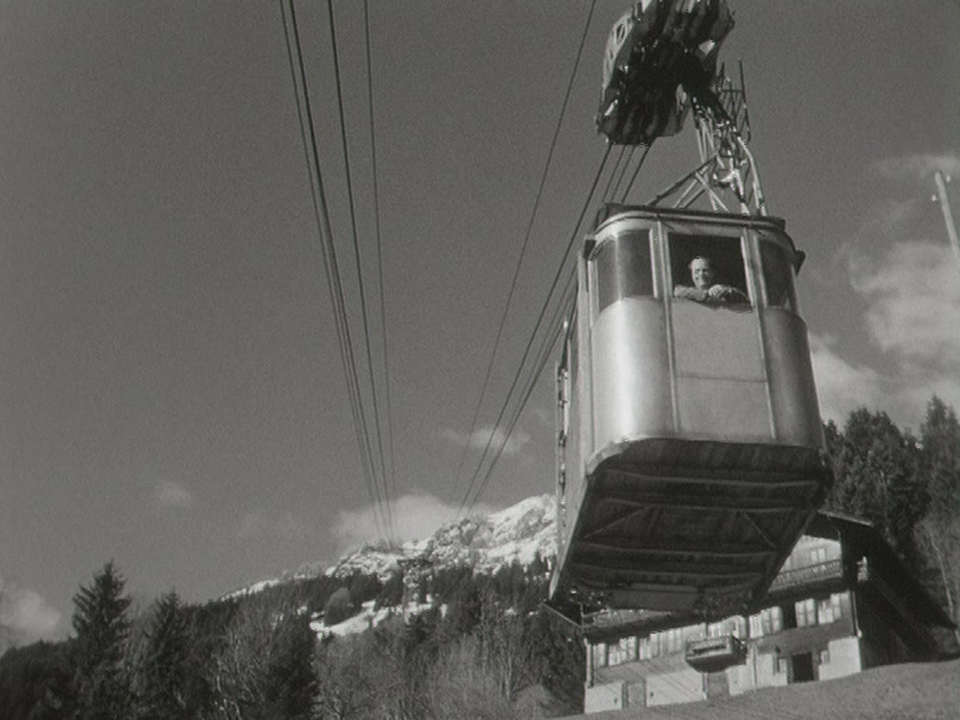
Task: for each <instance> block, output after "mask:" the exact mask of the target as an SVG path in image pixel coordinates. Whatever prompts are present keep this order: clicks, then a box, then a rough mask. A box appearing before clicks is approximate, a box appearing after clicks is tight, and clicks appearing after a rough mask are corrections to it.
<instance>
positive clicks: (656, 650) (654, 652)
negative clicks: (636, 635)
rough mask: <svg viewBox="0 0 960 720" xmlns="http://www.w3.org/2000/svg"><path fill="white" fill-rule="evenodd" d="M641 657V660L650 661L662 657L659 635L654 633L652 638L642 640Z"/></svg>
mask: <svg viewBox="0 0 960 720" xmlns="http://www.w3.org/2000/svg"><path fill="white" fill-rule="evenodd" d="M639 655H640V659H641V660H650V659H651V658H655V657H658V656H659V655H660V635H659V633H653V634H652V635H650V637H645V638H640V647H639Z"/></svg>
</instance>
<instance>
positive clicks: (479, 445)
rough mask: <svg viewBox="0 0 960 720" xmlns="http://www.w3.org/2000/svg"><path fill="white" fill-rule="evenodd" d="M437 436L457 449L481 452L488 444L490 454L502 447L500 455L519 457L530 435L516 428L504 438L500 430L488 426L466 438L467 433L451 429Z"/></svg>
mask: <svg viewBox="0 0 960 720" xmlns="http://www.w3.org/2000/svg"><path fill="white" fill-rule="evenodd" d="M438 435H439V436H440V437H441V438H442V439H444V440H447V441H448V442H451V443H453V444H454V445H456V446H457V447H470V448H471V449H474V450H483V449H484V448H486V447H487V444H488V443H489V444H490V446H491V453H492V452H495V451H496V449H497V448H499V447H501V446H502V447H503V451H502V452H501V455H503V456H505V457H510V456H513V455H519V454H520V452H521V451H522V450H523V448H524V447H526V446H527V445H528V444H529V443H530V435H529V434H528V433H526V432H524V430H522V429H521V428H518V427H515V428H514V429H513V432H512V433H511V434H510V437H509V438H504V432H503V430H502V429H500V428H497V429H496V431H494V428H492V427H490V426H487V427H481V428H477V429H476V430H475V431H474V433H473V436H472V437H471V436H468V435H467V433H464V432H459V431H457V430H453V429H451V428H447V429H445V430H441V431H440V432H439V433H438ZM491 438H492V440H491Z"/></svg>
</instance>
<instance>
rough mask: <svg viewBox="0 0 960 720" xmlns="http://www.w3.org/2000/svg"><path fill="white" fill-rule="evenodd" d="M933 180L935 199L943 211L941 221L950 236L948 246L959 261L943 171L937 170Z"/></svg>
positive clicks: (959, 250)
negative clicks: (934, 183) (938, 201)
mask: <svg viewBox="0 0 960 720" xmlns="http://www.w3.org/2000/svg"><path fill="white" fill-rule="evenodd" d="M933 180H934V182H936V184H937V197H938V198H939V199H940V208H941V209H942V210H943V221H944V222H945V223H946V224H947V235H949V236H950V245H951V246H952V247H953V254H954V255H956V256H957V259H958V260H960V241H958V240H957V226H956V225H954V224H953V213H952V212H950V202H949V200H948V199H947V183H946V180H945V179H944V175H943V171H941V170H937V171H936V172H935V173H934V174H933Z"/></svg>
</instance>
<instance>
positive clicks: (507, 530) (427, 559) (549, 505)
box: [222, 495, 557, 599]
mask: <svg viewBox="0 0 960 720" xmlns="http://www.w3.org/2000/svg"><path fill="white" fill-rule="evenodd" d="M555 520H556V498H554V496H553V495H539V496H535V497H531V498H527V499H526V500H522V501H521V502H519V503H517V504H516V505H514V506H512V507H509V508H506V509H505V510H501V511H499V512H496V513H493V514H491V515H487V516H482V517H470V518H466V519H463V520H459V521H456V522H451V523H447V524H446V525H443V526H441V527H440V529H439V530H437V531H436V532H435V533H434V534H433V535H432V536H431V537H429V538H424V539H420V540H410V541H407V542H405V543H403V545H401V546H400V547H398V548H388V547H384V546H377V545H365V546H363V547H361V548H359V549H357V550H354V551H353V552H351V553H349V554H347V555H345V556H344V557H342V558H341V559H340V561H339V562H337V564H336V565H334V566H333V567H331V568H328V569H327V570H326V571H325V572H324V571H323V570H322V569H319V568H318V567H317V566H313V565H311V566H306V567H305V568H302V569H300V570H298V571H297V572H295V573H289V572H287V573H283V574H282V575H281V576H280V577H278V578H272V579H267V580H262V581H260V582H258V583H255V584H253V585H251V586H249V587H246V588H243V589H241V590H237V591H235V592H232V593H230V594H228V595H225V596H223V598H222V599H229V598H236V597H241V596H244V595H252V594H255V593H257V592H259V591H261V590H264V589H266V588H269V587H273V586H275V585H281V584H283V583H285V582H289V581H293V580H297V579H303V578H311V577H317V576H318V575H320V574H321V573H323V574H325V575H327V576H332V577H337V578H346V577H350V576H351V575H354V574H355V573H362V574H367V575H376V576H377V577H378V578H379V579H380V581H381V582H385V581H386V580H387V579H389V577H390V576H391V575H394V574H395V573H396V572H397V571H398V570H399V568H400V565H401V563H402V564H403V565H404V567H405V572H406V574H407V575H408V577H409V576H411V575H412V574H415V573H416V572H417V571H418V570H419V571H429V570H441V569H444V568H450V567H462V566H466V567H471V568H473V570H474V571H475V572H477V573H480V574H493V573H495V572H496V571H497V570H498V569H499V568H501V567H506V566H509V565H510V564H511V563H513V562H514V561H515V560H516V561H517V562H519V563H520V564H522V565H528V564H530V563H531V562H533V560H534V559H535V558H536V557H537V556H538V555H539V557H540V558H541V559H542V560H546V561H551V562H552V560H553V558H554V556H555V555H556V553H557V542H556V536H555Z"/></svg>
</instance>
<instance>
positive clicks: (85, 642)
mask: <svg viewBox="0 0 960 720" xmlns="http://www.w3.org/2000/svg"><path fill="white" fill-rule="evenodd" d="M124 584H125V581H124V579H123V578H122V577H121V576H120V573H119V571H118V570H117V568H116V566H115V565H114V564H113V561H112V560H111V561H110V562H108V563H107V564H106V565H104V566H103V570H102V571H100V572H99V573H97V574H96V575H94V576H93V583H92V584H91V585H90V586H89V587H83V586H81V587H80V592H79V593H77V595H76V596H74V598H73V602H74V605H75V609H74V612H73V629H74V630H75V631H76V633H77V639H76V642H75V643H74V645H73V665H74V668H75V672H74V678H73V685H74V693H75V696H76V702H77V708H78V718H79V720H122V719H125V718H127V717H128V716H129V713H128V711H129V702H128V701H129V688H128V682H127V678H126V676H125V673H124V668H123V654H124V643H125V641H126V639H127V636H128V634H129V632H130V621H129V620H128V618H127V608H128V607H129V605H130V598H129V597H127V596H126V595H124V592H123V589H124Z"/></svg>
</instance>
